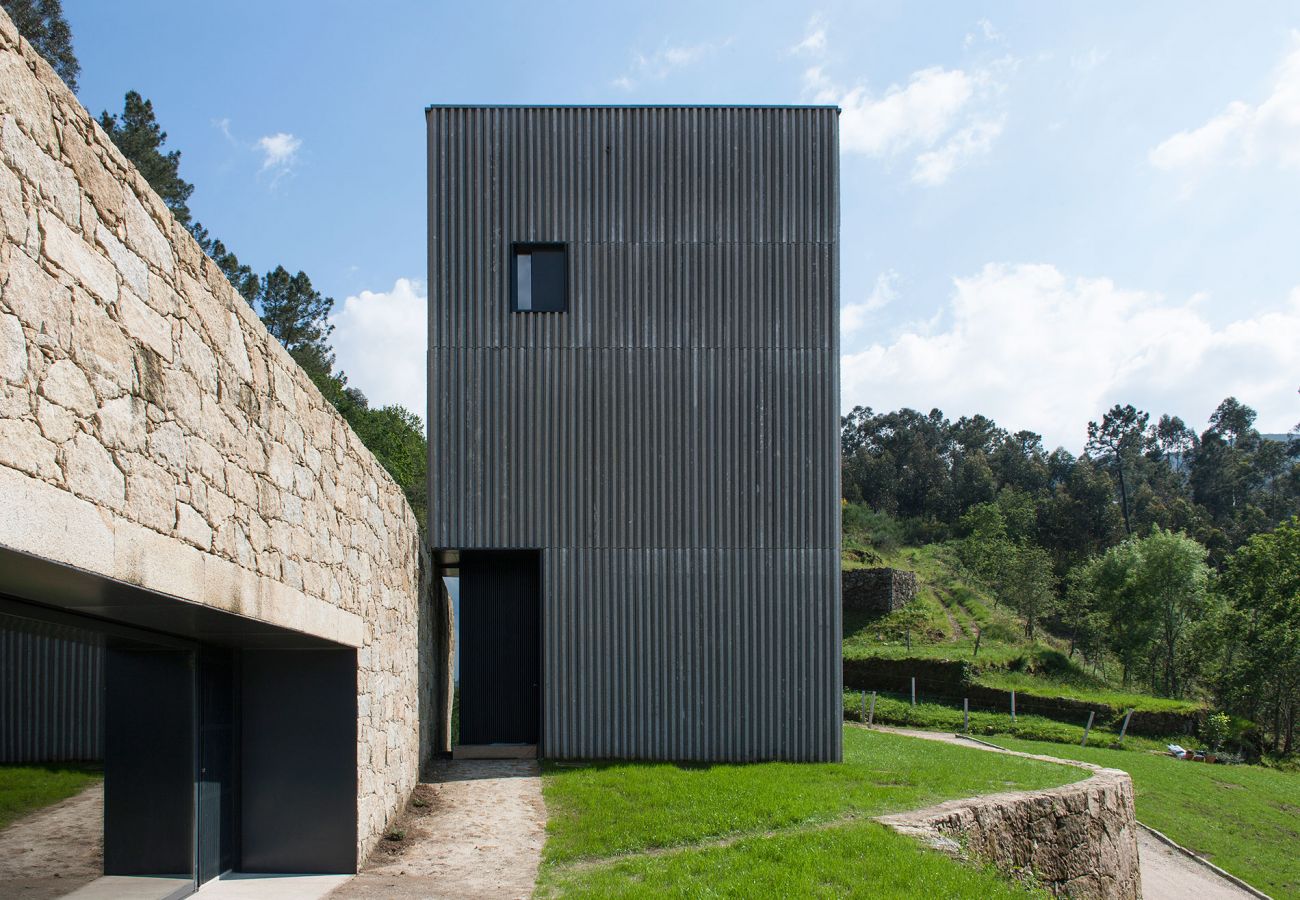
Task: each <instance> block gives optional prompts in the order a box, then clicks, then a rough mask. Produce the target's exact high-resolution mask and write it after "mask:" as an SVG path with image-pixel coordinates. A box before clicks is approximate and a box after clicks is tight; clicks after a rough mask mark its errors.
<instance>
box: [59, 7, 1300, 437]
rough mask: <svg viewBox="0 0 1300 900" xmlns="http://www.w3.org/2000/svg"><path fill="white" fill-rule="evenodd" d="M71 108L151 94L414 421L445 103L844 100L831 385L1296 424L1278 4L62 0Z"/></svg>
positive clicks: (1000, 404)
mask: <svg viewBox="0 0 1300 900" xmlns="http://www.w3.org/2000/svg"><path fill="white" fill-rule="evenodd" d="M64 6H65V12H66V14H67V16H68V19H69V21H70V23H71V25H72V29H73V35H74V40H75V44H76V50H77V54H78V56H79V58H80V60H81V63H82V70H83V71H82V76H81V91H80V98H81V100H82V102H83V103H84V104H85V105H86V106H87V107H88V108H89V109H90V110H91V111H92V112H95V113H98V112H99V111H100V110H102V109H106V108H107V109H110V110H120V107H121V98H122V94H123V93H124V92H125V91H126V90H128V89H136V90H139V91H140V92H141V93H142V94H144V95H145V96H146V97H149V98H150V99H152V100H153V102H154V105H155V109H156V112H157V114H158V117H159V119H160V121H161V122H162V124H163V127H164V128H165V129H166V130H167V132H168V136H169V146H170V147H172V148H175V149H179V150H181V151H182V153H183V161H182V174H183V175H184V177H186V178H187V179H188V180H190V181H192V182H193V183H194V184H195V185H196V186H197V189H196V191H195V193H194V196H193V197H192V198H191V201H190V206H191V209H192V210H193V211H194V214H195V216H196V218H198V219H199V220H200V221H202V222H203V223H204V224H205V225H207V226H208V228H209V229H210V230H211V231H212V232H213V233H214V234H216V235H217V236H219V237H221V238H222V239H223V240H225V241H226V242H227V244H229V245H230V246H231V247H233V248H234V249H235V251H236V252H237V253H238V254H239V255H240V257H241V259H243V260H245V261H247V262H249V263H251V264H252V265H253V266H254V267H255V268H257V269H259V270H265V269H267V268H270V267H271V266H274V265H276V264H283V265H285V266H286V267H288V268H290V269H293V270H297V269H303V270H305V271H307V272H308V273H309V274H310V275H311V277H312V279H313V281H314V282H315V283H316V285H317V286H318V287H319V288H321V289H322V290H324V291H325V292H326V293H327V294H329V295H331V296H333V297H335V298H336V300H337V307H336V312H337V315H336V325H337V331H336V334H335V338H336V345H337V348H338V358H339V364H340V365H341V367H342V368H343V369H344V370H345V371H346V372H347V373H348V375H349V377H350V378H351V380H352V382H353V383H354V384H356V385H357V386H359V387H361V388H362V389H363V390H364V391H365V392H366V393H367V394H368V395H369V396H371V398H372V399H373V400H376V401H378V402H381V403H382V402H401V403H403V404H405V405H407V406H409V407H411V408H412V409H414V410H416V411H418V412H421V413H422V412H423V397H424V383H423V379H424V375H423V373H424V369H423V364H424V341H423V327H422V326H423V321H424V303H425V293H424V275H425V246H424V240H425V208H424V206H425V190H424V188H425V170H424V165H425V163H424V160H425V144H424V129H423V109H424V107H425V106H426V105H427V104H429V103H434V102H492V103H534V102H536V103H588V102H589V103H621V102H628V103H655V102H673V103H696V102H698V103H728V102H737V103H800V102H818V103H835V104H838V105H839V106H841V107H842V108H843V110H844V112H843V114H842V117H841V137H842V146H841V165H842V184H843V198H842V206H843V222H842V225H843V230H842V245H843V248H842V257H843V266H842V269H843V281H842V303H843V317H842V318H843V325H844V329H843V337H842V343H843V350H844V358H843V369H844V380H843V394H844V405H845V407H846V408H848V407H851V406H852V405H854V404H858V403H861V404H864V405H870V406H873V407H875V408H877V409H891V408H895V407H897V406H902V405H909V406H914V407H918V408H921V409H925V410H928V409H930V408H931V407H935V406H938V407H940V408H941V409H943V410H944V411H945V412H946V413H948V414H949V415H950V416H952V417H954V418H955V417H956V416H958V415H962V414H971V413H975V412H983V413H985V414H988V415H992V416H993V417H994V418H996V419H997V420H998V422H999V423H1000V424H1002V425H1004V426H1006V427H1009V428H1011V429H1019V428H1029V429H1032V430H1035V431H1038V432H1040V433H1042V434H1044V436H1045V440H1046V442H1047V443H1048V445H1049V446H1055V445H1057V444H1064V445H1065V446H1066V447H1068V448H1070V449H1072V450H1076V451H1077V450H1078V449H1080V447H1081V445H1082V442H1083V437H1084V426H1085V424H1086V422H1087V420H1088V419H1089V418H1096V417H1097V416H1099V415H1100V413H1101V412H1102V411H1104V409H1106V408H1107V407H1109V406H1110V405H1111V404H1113V403H1116V402H1133V403H1136V404H1138V405H1140V406H1143V407H1145V408H1147V409H1149V410H1151V411H1152V412H1153V413H1155V414H1157V415H1158V414H1159V413H1161V412H1171V413H1176V414H1180V415H1182V416H1183V417H1184V418H1185V419H1187V420H1188V422H1189V423H1190V424H1192V425H1193V426H1194V427H1201V426H1203V424H1204V421H1205V419H1206V417H1207V416H1208V415H1209V413H1210V412H1211V410H1212V409H1213V408H1214V406H1215V405H1216V404H1217V403H1218V401H1219V400H1221V399H1222V398H1223V397H1224V396H1226V395H1228V394H1235V395H1237V396H1238V397H1239V398H1240V399H1241V400H1243V401H1244V402H1246V403H1249V404H1250V405H1252V406H1254V407H1256V408H1257V409H1259V410H1260V420H1259V423H1258V424H1259V425H1260V426H1262V427H1263V428H1264V429H1265V430H1270V431H1284V430H1286V429H1288V428H1290V427H1291V426H1293V425H1295V424H1296V422H1297V421H1298V420H1300V395H1297V392H1296V389H1297V387H1298V386H1300V8H1297V7H1296V6H1295V5H1294V4H1291V3H1282V2H1279V3H1233V4H1197V5H1195V12H1194V13H1192V12H1189V11H1188V10H1190V9H1192V8H1193V7H1191V6H1190V5H1188V4H1185V3H1156V2H1151V3H1143V4H1121V3H1092V4H1070V5H1066V4H1046V3H1037V2H1034V3H986V4H979V3H970V2H951V3H927V4H915V3H912V4H909V3H903V2H872V3H819V4H812V5H799V4H792V3H783V4H767V5H764V4H760V3H744V4H740V3H735V4H729V3H712V4H702V3H698V2H696V3H689V4H688V3H675V2H668V3H654V4H644V5H638V6H631V5H629V6H623V5H617V4H588V3H568V4H553V5H551V6H550V7H544V6H538V5H537V4H525V3H501V4H489V3H454V4H453V3H412V2H391V3H383V4H372V5H363V4H357V3H338V2H318V3H311V4H307V3H301V4H299V3H278V4H273V3H253V2H229V3H225V4H222V5H221V8H220V11H219V12H218V13H214V12H213V9H214V8H213V7H212V6H211V5H199V4H182V3H175V2H142V0H136V2H129V3H112V4H109V3H103V2H97V0H65V4H64Z"/></svg>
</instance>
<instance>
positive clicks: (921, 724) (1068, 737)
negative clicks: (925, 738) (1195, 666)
mask: <svg viewBox="0 0 1300 900" xmlns="http://www.w3.org/2000/svg"><path fill="white" fill-rule="evenodd" d="M844 718H845V719H847V720H851V721H855V722H860V721H862V720H863V713H862V695H861V694H860V693H858V692H856V691H848V692H845V694H844ZM874 721H875V722H876V724H881V725H903V726H906V727H908V728H925V729H929V730H931V731H952V732H959V731H961V730H962V729H963V727H964V726H965V724H966V723H965V720H964V719H963V717H962V711H961V710H960V709H958V708H955V707H952V706H944V705H942V704H939V703H918V704H916V706H912V705H911V704H910V703H908V702H906V701H903V700H895V699H893V698H890V697H877V699H876V712H875V717H874ZM969 733H970V734H973V735H977V736H978V735H983V736H987V735H995V734H1002V735H1010V736H1014V737H1018V738H1025V739H1028V740H1038V741H1053V742H1056V743H1062V744H1079V743H1082V741H1083V725H1081V724H1080V725H1072V724H1070V723H1068V722H1058V721H1057V720H1055V719H1048V718H1046V717H1044V716H1031V715H1024V714H1021V715H1019V716H1017V717H1016V719H1015V721H1014V722H1013V721H1012V720H1011V714H1010V713H990V712H980V711H978V710H972V711H971V714H970V731H969ZM1117 738H1118V735H1116V734H1114V733H1113V732H1110V731H1106V730H1104V729H1102V728H1100V727H1096V726H1094V727H1093V729H1092V731H1091V732H1090V733H1089V735H1088V742H1089V744H1091V745H1093V746H1099V747H1109V746H1116V747H1119V746H1120V745H1119V744H1118V742H1117ZM1165 744H1166V741H1164V740H1160V739H1156V738H1146V737H1139V736H1137V735H1132V734H1130V735H1127V736H1126V737H1125V738H1124V743H1123V745H1122V747H1121V749H1126V750H1160V751H1162V750H1164V749H1165Z"/></svg>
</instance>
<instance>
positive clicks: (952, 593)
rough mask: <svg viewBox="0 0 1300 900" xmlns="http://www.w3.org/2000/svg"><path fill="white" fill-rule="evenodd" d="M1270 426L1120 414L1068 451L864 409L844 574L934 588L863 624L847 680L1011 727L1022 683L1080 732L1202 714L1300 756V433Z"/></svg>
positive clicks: (988, 423)
mask: <svg viewBox="0 0 1300 900" xmlns="http://www.w3.org/2000/svg"><path fill="white" fill-rule="evenodd" d="M1255 417H1256V416H1255V411H1254V410H1253V409H1251V408H1250V407H1248V406H1246V405H1245V404H1243V403H1241V402H1240V401H1239V400H1237V399H1236V398H1233V397H1229V398H1227V399H1225V400H1224V401H1223V402H1222V403H1221V404H1219V406H1218V408H1217V409H1215V411H1214V413H1213V414H1212V415H1211V416H1210V417H1209V427H1207V428H1205V429H1204V430H1202V431H1201V432H1200V433H1197V432H1196V431H1194V430H1193V429H1192V428H1191V427H1189V426H1188V425H1187V424H1186V423H1184V422H1183V421H1182V420H1181V419H1179V418H1178V417H1177V416H1173V415H1162V416H1160V417H1159V418H1158V419H1157V418H1155V417H1153V416H1151V415H1150V414H1148V413H1147V412H1145V411H1142V410H1139V409H1137V408H1136V407H1133V406H1131V405H1116V406H1114V407H1113V408H1111V409H1110V410H1109V411H1107V412H1106V414H1105V415H1103V416H1102V417H1101V419H1100V421H1094V422H1089V423H1087V428H1086V437H1087V441H1086V444H1085V452H1084V453H1083V454H1082V455H1079V456H1075V455H1073V454H1071V453H1069V452H1067V451H1066V450H1064V449H1062V448H1057V449H1056V450H1054V451H1051V452H1048V450H1047V449H1046V448H1044V446H1043V444H1042V439H1041V436H1039V435H1037V434H1034V433H1033V432H1030V431H1018V432H1015V433H1011V432H1008V431H1007V430H1005V429H1002V428H999V427H998V426H997V424H996V423H994V422H993V421H992V420H990V419H988V418H986V417H984V416H978V415H976V416H971V417H963V418H960V419H958V420H956V421H951V420H949V419H947V418H945V417H944V415H943V413H942V412H941V411H940V410H937V409H936V410H932V411H931V412H929V413H928V414H925V413H921V412H918V411H916V410H911V409H901V410H897V411H894V412H889V413H876V412H874V411H873V410H871V409H866V408H861V407H859V408H856V409H854V410H853V411H852V412H851V413H849V414H848V415H847V416H845V417H844V418H843V419H842V420H841V458H842V460H843V467H842V471H841V483H842V485H843V492H844V493H843V497H844V500H845V507H844V512H845V533H846V540H845V561H844V562H845V565H846V566H850V567H852V566H861V565H873V564H890V565H896V566H899V567H902V568H909V569H912V570H914V571H916V572H918V574H920V575H921V576H922V580H923V587H922V596H921V597H920V598H919V599H918V600H917V601H916V602H915V603H913V604H911V606H910V607H908V608H906V609H903V610H899V611H897V612H895V613H893V614H891V615H890V616H886V617H884V618H883V619H879V620H871V619H870V618H869V617H861V616H856V617H855V616H853V615H850V617H849V618H848V620H847V621H846V641H845V648H844V649H845V657H846V659H845V684H846V687H849V688H857V689H869V688H877V687H879V688H880V689H883V690H892V691H900V690H906V691H907V692H908V693H909V697H908V700H909V703H910V700H911V698H910V690H911V682H910V677H905V676H910V675H911V674H915V675H916V677H917V682H918V683H917V689H918V692H924V694H925V695H926V696H927V698H928V699H931V700H941V701H942V702H946V703H949V704H952V703H956V704H957V705H958V706H960V704H961V702H962V699H963V698H966V699H969V700H970V701H971V702H972V703H974V704H979V703H986V704H989V705H990V711H994V710H995V708H999V707H1002V706H1005V707H1007V710H1006V711H1007V713H1008V714H1009V713H1010V708H1009V707H1010V703H1009V701H1010V697H1011V691H1013V690H1014V691H1015V692H1016V694H1017V697H1018V698H1019V697H1024V698H1026V699H1027V700H1029V701H1030V705H1032V707H1033V708H1032V709H1026V710H1025V711H1027V712H1030V711H1031V712H1033V713H1035V714H1042V715H1046V716H1048V717H1060V718H1062V719H1063V720H1066V721H1075V720H1077V719H1078V714H1079V712H1080V711H1083V712H1086V713H1091V714H1092V715H1093V716H1094V717H1099V718H1101V719H1103V720H1107V719H1110V720H1113V719H1115V718H1116V717H1117V716H1118V715H1119V713H1120V712H1121V711H1126V710H1127V709H1134V710H1136V712H1135V713H1134V719H1133V721H1132V723H1131V724H1132V725H1133V726H1134V727H1136V728H1137V729H1139V730H1140V731H1141V733H1144V734H1147V735H1158V734H1162V733H1172V734H1183V733H1184V732H1186V731H1187V729H1188V727H1189V726H1190V725H1192V724H1193V723H1192V718H1193V717H1194V718H1195V719H1197V720H1200V719H1204V720H1205V721H1211V719H1212V720H1213V721H1214V722H1215V723H1217V724H1215V725H1214V727H1213V729H1212V730H1213V734H1211V735H1207V736H1205V739H1206V740H1207V741H1208V740H1209V739H1211V738H1213V739H1214V740H1215V741H1216V742H1221V741H1223V740H1225V737H1224V735H1223V734H1222V732H1225V731H1226V732H1228V734H1227V735H1226V740H1227V742H1228V745H1229V746H1231V747H1233V748H1234V749H1236V750H1238V751H1240V752H1241V753H1242V754H1243V755H1245V756H1247V757H1250V758H1256V757H1260V756H1271V757H1280V758H1285V757H1289V756H1291V755H1293V754H1295V753H1296V752H1297V751H1300V741H1298V740H1297V737H1298V735H1300V729H1298V728H1297V726H1298V725H1300V641H1297V640H1296V638H1295V636H1296V635H1297V634H1300V428H1298V429H1297V432H1296V433H1293V434H1290V435H1287V436H1285V440H1276V439H1273V438H1270V437H1269V436H1266V435H1262V434H1260V433H1259V431H1258V430H1257V429H1256V428H1255V427H1254V422H1255ZM1084 431H1085V430H1084V429H1081V436H1083V432H1084ZM977 646H978V653H977V652H976V647H977ZM890 661H893V662H894V663H896V665H893V666H891V665H889V662H890ZM905 663H906V664H907V665H910V666H911V667H912V668H913V669H915V672H914V673H909V672H907V671H906V666H905ZM927 681H929V682H930V683H928V684H927V683H926V682H927ZM873 682H875V683H873ZM1053 705H1055V707H1056V708H1053ZM1019 708H1020V707H1019V704H1017V709H1018V710H1019ZM1211 712H1213V716H1210V715H1209V713H1211ZM1225 717H1226V718H1225ZM1225 721H1226V722H1227V723H1228V724H1227V725H1226V726H1224V725H1223V723H1224V722H1225Z"/></svg>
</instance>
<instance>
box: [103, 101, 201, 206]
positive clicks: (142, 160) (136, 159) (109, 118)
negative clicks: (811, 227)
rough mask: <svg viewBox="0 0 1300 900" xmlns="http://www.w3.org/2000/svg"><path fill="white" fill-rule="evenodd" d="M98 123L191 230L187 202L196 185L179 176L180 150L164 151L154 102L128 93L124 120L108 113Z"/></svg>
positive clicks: (165, 140) (124, 105)
mask: <svg viewBox="0 0 1300 900" xmlns="http://www.w3.org/2000/svg"><path fill="white" fill-rule="evenodd" d="M99 124H100V125H101V126H102V127H103V129H104V131H106V132H108V136H109V137H111V138H112V139H113V143H114V144H117V148H118V149H119V150H121V151H122V155H123V156H125V157H126V158H127V159H129V160H130V161H131V162H132V163H133V164H134V165H135V167H136V168H137V169H139V170H140V174H141V175H143V176H144V179H145V181H147V182H149V186H150V187H151V188H153V189H154V192H155V193H156V194H157V195H158V196H159V197H161V198H162V200H163V202H164V203H166V204H167V208H168V209H170V210H171V211H172V215H174V216H175V217H176V221H178V222H180V223H181V224H182V225H184V226H185V227H187V228H188V227H190V208H189V206H188V205H186V201H187V200H189V199H190V194H192V193H194V185H192V184H190V183H189V182H188V181H186V180H185V179H184V178H181V176H180V165H181V151H179V150H172V151H169V152H167V153H164V152H163V149H162V148H163V145H164V144H165V143H167V132H165V131H163V130H162V128H161V127H160V126H159V125H158V120H157V119H156V118H155V117H154V114H153V103H152V102H151V101H149V100H146V99H144V98H143V97H141V96H140V94H139V93H138V92H136V91H127V92H126V99H125V102H124V104H123V109H122V115H121V117H120V118H119V117H118V116H114V115H110V114H109V113H108V111H107V110H105V111H104V112H103V113H101V114H100V116H99Z"/></svg>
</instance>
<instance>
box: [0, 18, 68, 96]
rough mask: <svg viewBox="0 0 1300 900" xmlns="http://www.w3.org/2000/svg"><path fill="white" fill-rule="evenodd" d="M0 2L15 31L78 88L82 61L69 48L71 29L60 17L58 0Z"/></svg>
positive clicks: (65, 20)
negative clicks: (16, 28) (14, 26)
mask: <svg viewBox="0 0 1300 900" xmlns="http://www.w3.org/2000/svg"><path fill="white" fill-rule="evenodd" d="M0 6H3V7H4V11H5V12H6V13H8V14H9V18H10V19H12V20H13V23H14V25H16V26H17V27H18V33H19V34H21V35H22V36H23V37H25V38H26V39H27V42H28V43H29V44H31V45H32V47H34V48H35V49H36V52H37V53H39V54H40V55H41V56H43V57H45V61H46V62H48V63H49V64H50V65H51V66H52V67H53V68H54V71H55V72H57V73H58V74H59V77H60V78H62V79H63V83H64V84H66V85H67V86H68V87H70V88H72V90H73V91H75V90H76V89H77V77H78V76H79V75H80V74H81V63H79V62H78V61H77V54H76V52H75V51H74V50H73V49H72V29H71V28H69V27H68V20H67V19H65V18H64V17H63V4H62V2H60V0H3V2H0Z"/></svg>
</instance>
